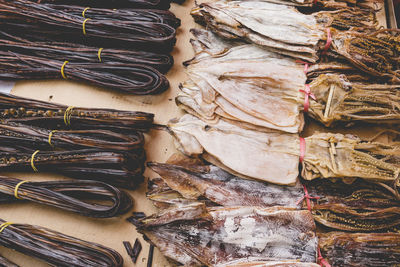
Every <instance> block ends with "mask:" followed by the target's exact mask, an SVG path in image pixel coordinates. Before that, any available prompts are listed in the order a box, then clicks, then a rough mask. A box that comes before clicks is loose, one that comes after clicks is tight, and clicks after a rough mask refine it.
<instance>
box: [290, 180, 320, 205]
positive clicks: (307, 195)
mask: <svg viewBox="0 0 400 267" xmlns="http://www.w3.org/2000/svg"><path fill="white" fill-rule="evenodd" d="M303 188H304V196H303V197H302V198H301V199H299V201H297V203H296V205H299V204H300V203H301V202H303V200H304V199H305V200H306V203H307V209H308V210H309V211H310V212H311V201H310V199H320V197H312V196H310V194H308V190H307V187H306V186H305V185H303Z"/></svg>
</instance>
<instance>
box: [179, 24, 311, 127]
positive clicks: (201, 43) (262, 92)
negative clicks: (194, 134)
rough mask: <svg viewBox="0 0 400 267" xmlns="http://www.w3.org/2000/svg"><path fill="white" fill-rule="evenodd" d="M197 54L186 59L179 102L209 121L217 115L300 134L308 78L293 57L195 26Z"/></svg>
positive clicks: (185, 108)
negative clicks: (186, 78)
mask: <svg viewBox="0 0 400 267" xmlns="http://www.w3.org/2000/svg"><path fill="white" fill-rule="evenodd" d="M192 33H193V35H194V36H195V37H196V39H194V40H192V46H193V48H194V50H195V52H196V56H195V57H194V58H193V59H192V60H190V61H187V62H186V65H188V67H187V69H186V72H187V74H188V76H189V80H187V81H186V82H184V83H183V84H181V93H180V94H179V95H178V96H177V98H176V103H177V104H178V106H180V107H181V108H183V109H184V110H186V111H187V112H189V113H192V114H194V115H196V116H199V117H201V118H202V119H203V120H206V121H211V122H212V121H216V120H218V118H219V117H224V118H228V119H232V120H235V121H241V122H246V123H248V124H251V125H255V126H257V127H258V126H260V127H266V128H270V129H277V130H282V131H285V132H291V133H297V132H299V131H301V130H302V128H303V124H304V120H303V114H302V113H301V112H300V110H301V107H302V105H303V102H304V94H303V93H301V92H300V91H299V90H301V89H304V84H305V82H306V76H305V74H304V72H303V67H302V66H301V65H300V64H298V63H296V62H295V61H293V60H292V59H289V58H285V57H282V56H280V55H278V54H276V53H272V52H269V51H267V50H265V49H262V48H260V47H257V46H255V45H251V44H243V43H241V44H237V43H232V42H228V41H225V40H222V39H221V38H219V37H218V36H216V35H214V34H213V33H211V32H209V31H206V30H199V29H192Z"/></svg>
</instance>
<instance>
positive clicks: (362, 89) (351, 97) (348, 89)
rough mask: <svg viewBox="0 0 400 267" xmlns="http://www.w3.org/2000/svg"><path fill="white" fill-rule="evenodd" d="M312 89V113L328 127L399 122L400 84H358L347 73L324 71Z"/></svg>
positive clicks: (310, 111) (311, 85) (311, 114)
mask: <svg viewBox="0 0 400 267" xmlns="http://www.w3.org/2000/svg"><path fill="white" fill-rule="evenodd" d="M310 88H311V91H312V92H313V94H314V95H315V97H316V100H310V109H309V114H310V116H312V117H313V118H315V119H316V120H318V121H320V122H322V123H323V124H324V125H325V126H328V127H329V126H333V125H334V124H335V123H337V122H356V121H363V122H368V123H398V122H399V119H400V105H399V102H400V94H399V92H400V85H390V84H377V83H360V82H358V83H356V82H350V81H348V80H347V78H346V77H345V76H344V75H335V74H326V75H324V74H321V75H320V76H319V77H318V78H317V79H315V80H314V81H313V82H312V83H311V84H310ZM331 91H332V92H331ZM328 103H329V105H328Z"/></svg>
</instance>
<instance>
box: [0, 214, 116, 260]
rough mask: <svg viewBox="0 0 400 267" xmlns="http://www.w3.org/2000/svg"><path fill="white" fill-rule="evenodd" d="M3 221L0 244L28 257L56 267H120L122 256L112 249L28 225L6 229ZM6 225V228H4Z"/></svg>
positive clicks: (10, 226)
mask: <svg viewBox="0 0 400 267" xmlns="http://www.w3.org/2000/svg"><path fill="white" fill-rule="evenodd" d="M4 223H6V222H5V221H4V220H1V219H0V225H2V228H0V229H3V230H2V232H1V233H0V245H2V246H4V247H7V248H10V249H14V250H16V251H19V252H21V253H24V254H26V255H29V256H33V257H36V258H39V259H42V260H44V261H46V262H48V263H49V264H51V265H54V266H65V267H67V266H68V267H71V266H79V267H98V266H108V267H120V266H122V265H123V259H122V257H121V255H120V254H119V253H118V252H116V251H115V250H113V249H110V248H107V247H105V246H103V245H99V244H96V243H92V242H87V241H83V240H80V239H78V238H74V237H71V236H67V235H64V234H62V233H59V232H56V231H53V230H50V229H47V228H44V227H40V226H33V225H29V224H10V225H8V226H6V224H4ZM4 226H6V227H4Z"/></svg>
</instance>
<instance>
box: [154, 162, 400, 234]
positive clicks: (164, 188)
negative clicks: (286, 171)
mask: <svg viewBox="0 0 400 267" xmlns="http://www.w3.org/2000/svg"><path fill="white" fill-rule="evenodd" d="M148 165H149V166H150V168H151V169H152V170H154V171H155V172H157V173H158V174H159V175H160V176H161V178H160V179H153V180H152V182H150V191H149V192H148V194H147V197H148V198H149V199H150V200H152V201H153V203H154V204H155V205H156V206H158V207H160V208H163V207H170V206H173V205H175V206H179V205H182V204H187V203H192V202H193V201H202V202H204V203H205V204H207V205H208V206H215V205H221V206H226V207H228V206H239V205H240V206H260V207H271V206H285V207H291V208H298V209H300V208H303V209H307V208H308V207H307V204H306V201H305V200H304V199H303V196H304V195H305V192H304V191H303V187H301V186H299V185H296V186H294V187H288V186H278V185H273V184H268V183H264V182H260V181H252V180H246V179H242V178H240V177H237V176H235V175H232V174H229V173H228V172H226V171H224V170H222V169H220V168H218V167H217V166H214V165H211V164H205V163H203V162H202V161H200V160H198V159H189V158H186V157H182V156H179V157H177V156H174V157H172V158H171V159H170V160H168V163H166V164H163V163H154V162H152V163H149V164H148ZM306 189H308V192H309V195H310V196H313V197H315V198H317V199H314V200H313V201H312V202H310V204H311V205H310V210H311V212H312V215H313V217H314V219H315V220H316V221H317V222H318V223H320V224H322V225H324V226H327V227H329V228H332V229H336V230H342V231H353V232H354V231H356V232H365V231H366V232H369V231H387V230H390V231H396V229H397V228H398V227H399V226H400V215H399V212H400V201H399V200H397V199H396V193H394V192H393V190H392V189H390V187H388V186H385V185H382V184H376V183H370V182H366V181H363V180H361V179H357V180H355V181H354V182H353V183H351V184H348V183H344V182H342V181H330V180H326V179H317V180H314V181H312V182H309V183H306ZM301 203H302V204H301Z"/></svg>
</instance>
